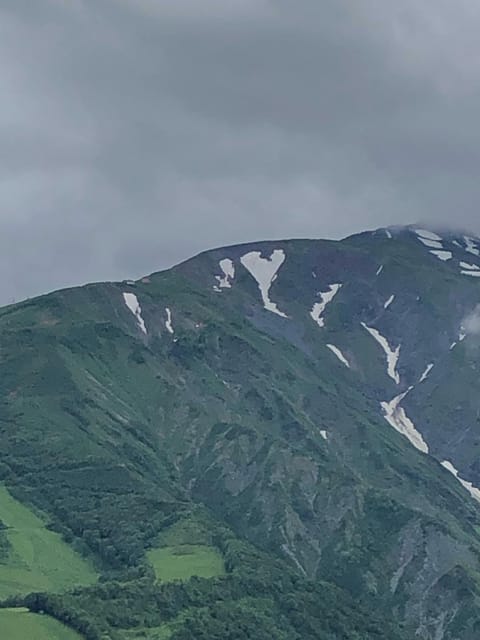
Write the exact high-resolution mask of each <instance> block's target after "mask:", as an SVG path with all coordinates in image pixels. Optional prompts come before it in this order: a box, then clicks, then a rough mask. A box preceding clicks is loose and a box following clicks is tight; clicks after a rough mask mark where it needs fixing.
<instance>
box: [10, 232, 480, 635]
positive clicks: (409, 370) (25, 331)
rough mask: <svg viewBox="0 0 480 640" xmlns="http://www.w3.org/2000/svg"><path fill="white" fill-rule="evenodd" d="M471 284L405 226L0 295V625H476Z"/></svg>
mask: <svg viewBox="0 0 480 640" xmlns="http://www.w3.org/2000/svg"><path fill="white" fill-rule="evenodd" d="M479 304H480V240H479V239H478V238H475V237H473V236H468V235H465V234H464V233H456V232H451V231H449V232H439V231H438V230H431V229H425V228H422V227H420V226H419V225H415V226H411V227H396V228H389V229H379V230H376V231H374V232H366V233H362V234H359V235H355V236H352V237H349V238H346V239H345V240H342V241H327V240H288V241H275V242H259V243H253V244H248V245H241V246H234V247H226V248H221V249H215V250H212V251H207V252H205V253H203V254H201V255H199V256H197V257H195V258H192V259H191V260H188V261H187V262H184V263H182V264H180V265H178V266H176V267H174V268H173V269H170V270H168V271H163V272H160V273H154V274H152V275H150V276H148V277H145V278H142V279H141V280H139V281H137V282H133V281H125V282H121V283H101V284H92V285H88V286H85V287H80V288H74V289H68V290H63V291H58V292H55V293H52V294H49V295H46V296H42V297H40V298H36V299H34V300H28V301H25V302H23V303H20V304H16V305H12V306H9V307H4V308H3V309H0V398H1V401H0V429H1V442H2V447H1V450H0V482H1V483H2V484H1V487H0V521H1V523H3V524H1V523H0V597H3V598H4V600H3V606H4V607H6V608H5V609H3V610H0V625H1V624H2V612H3V615H8V616H10V618H11V616H12V615H13V614H14V613H18V611H20V609H18V610H17V609H14V608H16V607H20V606H23V607H25V606H26V607H28V608H29V609H30V612H31V613H30V614H28V615H34V614H35V613H37V612H39V611H43V612H45V613H48V614H50V615H51V616H52V617H53V618H56V619H57V620H58V621H61V622H63V623H65V624H66V625H67V626H69V627H70V628H71V629H74V630H76V631H77V632H79V633H80V634H81V636H83V637H84V638H86V639H87V640H88V639H93V640H97V639H99V638H111V639H112V640H114V639H118V640H127V639H133V638H150V639H154V638H172V640H186V639H194V638H195V639H196V640H197V639H201V638H209V639H213V638H229V639H230V638H232V639H233V638H235V639H237V638H238V639H243V638H255V639H262V638H269V639H270V638H274V639H279V640H284V639H287V638H288V639H290V638H296V639H298V640H310V639H312V640H313V639H314V638H315V639H321V640H327V639H329V640H330V639H331V640H333V639H334V638H335V639H339V638H343V639H345V640H347V639H348V640H357V639H358V640H360V639H361V640H366V639H374V638H385V637H388V638H389V639H390V640H395V639H398V640H401V639H404V640H406V639H407V638H412V637H417V638H420V639H422V640H423V639H424V640H474V639H476V638H478V637H479V635H480V505H479V502H480V463H479V457H478V450H479V446H480V423H479V419H480V379H479V376H478V372H477V366H478V363H479V362H480V359H479V356H480V351H479V349H480V311H479V307H478V306H477V305H479ZM72 587H73V590H72ZM12 611H13V613H12ZM19 618H20V616H19Z"/></svg>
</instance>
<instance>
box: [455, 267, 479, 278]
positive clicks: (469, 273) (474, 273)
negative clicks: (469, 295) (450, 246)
mask: <svg viewBox="0 0 480 640" xmlns="http://www.w3.org/2000/svg"><path fill="white" fill-rule="evenodd" d="M460 273H461V274H462V276H473V277H474V278H480V271H465V269H462V271H460Z"/></svg>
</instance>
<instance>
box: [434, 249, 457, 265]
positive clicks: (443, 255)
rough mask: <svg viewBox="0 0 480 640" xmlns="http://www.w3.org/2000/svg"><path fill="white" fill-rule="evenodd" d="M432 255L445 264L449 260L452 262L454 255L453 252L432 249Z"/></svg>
mask: <svg viewBox="0 0 480 640" xmlns="http://www.w3.org/2000/svg"><path fill="white" fill-rule="evenodd" d="M430 253H431V254H432V255H434V256H436V257H437V258H438V259H439V260H443V262H446V261H447V260H451V259H452V258H453V254H452V252H451V251H434V250H433V249H432V250H431V251H430Z"/></svg>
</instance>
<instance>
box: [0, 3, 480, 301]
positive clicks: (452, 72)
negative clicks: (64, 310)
mask: <svg viewBox="0 0 480 640" xmlns="http://www.w3.org/2000/svg"><path fill="white" fill-rule="evenodd" d="M479 27H480V5H479V4H478V3H477V2H475V1H474V0H457V2H455V3H452V2H450V1H447V0H424V1H423V2H421V3H419V2H418V1H417V2H414V1H413V0H404V2H402V3H398V2H395V1H394V0H364V1H362V2H355V1H354V0H320V1H319V0H296V1H295V2H293V1H292V0H289V1H287V0H202V2H199V1H198V0H182V1H181V2H178V1H174V0H39V1H38V2H34V3H32V2H31V1H30V0H2V2H1V3H0V93H1V96H2V100H1V101H0V178H1V187H2V188H1V189H0V249H1V252H0V268H1V273H2V275H3V277H2V281H1V284H0V303H6V302H9V301H10V300H11V299H12V298H16V299H19V298H21V297H24V296H30V295H34V294H37V293H41V292H43V291H46V290H49V289H52V288H55V287H59V286H65V285H69V284H75V283H82V282H85V281H88V280H100V279H118V278H122V277H127V276H128V277H136V276H139V275H141V274H144V273H147V272H150V271H153V270H157V269H160V268H164V267H167V266H170V265H171V264H173V263H175V262H178V261H179V260H181V259H183V258H186V257H188V256H189V255H192V254H194V253H196V252H198V251H201V250H203V249H206V248H210V247H213V246H217V245H222V244H228V243H235V242H243V241H248V240H255V239H265V238H279V237H341V236H343V235H347V234H349V233H353V232H355V231H358V230H361V229H364V228H369V227H377V226H384V225H388V224H402V223H409V222H413V221H416V220H422V221H425V222H429V223H431V224H442V225H443V224H451V225H452V226H461V227H467V228H470V229H471V230H472V231H473V232H476V233H480V216H479V214H478V212H477V206H478V202H479V200H480V180H479V179H478V175H477V173H478V169H479V166H480V162H479V161H480V126H479V124H478V119H479V115H478V114H479V113H480V76H479V75H478V59H479V57H480V45H479V44H478V32H479Z"/></svg>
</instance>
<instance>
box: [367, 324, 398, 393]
mask: <svg viewBox="0 0 480 640" xmlns="http://www.w3.org/2000/svg"><path fill="white" fill-rule="evenodd" d="M362 327H363V328H364V329H366V330H367V331H368V333H369V334H370V335H371V336H372V337H373V338H375V340H376V341H377V342H378V344H379V345H380V346H381V347H382V349H383V350H384V352H385V355H386V357H387V373H388V375H389V376H390V377H391V378H392V380H395V382H396V384H400V376H399V374H398V371H397V364H398V358H399V357H400V345H398V347H397V348H396V349H392V348H391V347H390V345H389V344H388V340H387V339H386V338H384V337H383V336H382V335H381V333H380V332H379V331H378V330H377V329H374V328H373V327H368V326H367V325H366V324H365V323H364V322H362Z"/></svg>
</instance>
